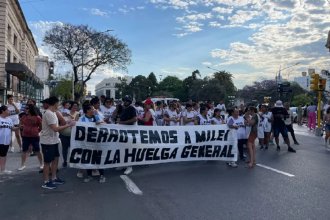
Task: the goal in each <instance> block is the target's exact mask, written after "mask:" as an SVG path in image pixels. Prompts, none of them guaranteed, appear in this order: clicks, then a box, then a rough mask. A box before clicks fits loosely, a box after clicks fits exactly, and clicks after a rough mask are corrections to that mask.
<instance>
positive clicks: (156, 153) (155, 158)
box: [152, 148, 160, 160]
mask: <svg viewBox="0 0 330 220" xmlns="http://www.w3.org/2000/svg"><path fill="white" fill-rule="evenodd" d="M158 151H159V148H155V153H154V156H153V157H152V160H160V156H159V155H158Z"/></svg>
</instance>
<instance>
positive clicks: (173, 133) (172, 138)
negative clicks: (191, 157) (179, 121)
mask: <svg viewBox="0 0 330 220" xmlns="http://www.w3.org/2000/svg"><path fill="white" fill-rule="evenodd" d="M169 133H170V143H171V144H176V143H178V136H177V131H174V130H171V131H170V132H169Z"/></svg>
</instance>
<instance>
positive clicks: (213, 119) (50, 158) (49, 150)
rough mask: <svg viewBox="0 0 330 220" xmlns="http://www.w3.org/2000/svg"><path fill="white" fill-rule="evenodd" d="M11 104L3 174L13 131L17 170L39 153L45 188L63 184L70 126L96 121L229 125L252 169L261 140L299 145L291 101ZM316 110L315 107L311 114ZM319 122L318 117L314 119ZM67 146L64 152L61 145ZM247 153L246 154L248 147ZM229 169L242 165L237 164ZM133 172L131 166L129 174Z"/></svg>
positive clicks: (0, 126) (0, 131) (0, 162)
mask: <svg viewBox="0 0 330 220" xmlns="http://www.w3.org/2000/svg"><path fill="white" fill-rule="evenodd" d="M7 100H8V102H7V104H6V105H3V106H1V107H0V174H8V173H11V171H8V170H6V169H5V165H6V156H7V153H8V151H12V152H14V150H15V148H14V145H13V141H12V132H14V133H15V138H16V141H17V144H18V147H19V151H20V152H21V154H22V156H21V165H20V167H19V168H18V171H23V170H24V169H25V168H26V165H25V163H26V160H27V158H28V157H29V155H30V154H35V155H37V158H38V161H39V163H40V172H42V173H43V184H42V187H43V188H47V189H55V188H56V187H57V186H58V185H61V184H64V181H63V180H61V179H60V178H59V177H58V176H57V171H58V163H59V158H60V155H62V158H63V164H62V167H67V165H68V158H67V157H68V151H69V148H70V135H71V128H72V126H75V123H76V121H80V122H94V123H96V124H101V123H106V124H123V125H141V126H193V125H219V124H227V125H228V126H229V128H231V129H236V133H237V140H238V151H239V155H238V159H239V160H242V161H245V162H246V164H247V165H246V167H248V168H253V167H254V166H255V164H256V142H257V143H259V145H260V149H264V150H267V149H268V148H269V145H270V144H271V143H273V139H275V144H276V150H277V151H280V150H281V147H280V144H279V135H280V134H281V135H282V137H283V139H284V142H285V144H286V145H287V150H288V151H289V152H296V151H295V150H294V149H293V148H292V146H291V143H290V140H289V136H288V132H290V134H291V136H292V139H293V143H294V144H296V145H298V144H299V143H298V141H297V139H296V137H295V134H294V129H293V126H292V124H293V112H292V111H291V110H290V108H289V107H290V105H289V103H282V101H280V100H278V101H276V102H275V103H274V106H271V105H270V104H269V105H266V104H262V105H259V106H258V108H256V107H255V106H244V105H241V106H238V107H233V108H231V109H226V106H225V104H224V102H223V101H220V103H219V104H217V105H216V106H215V105H214V102H212V101H207V102H204V103H203V102H193V101H191V100H190V101H188V102H187V103H184V104H183V103H181V102H179V101H173V102H171V103H169V104H168V105H167V103H163V102H161V101H157V102H156V103H153V102H152V100H151V99H150V98H148V99H147V100H145V101H144V103H142V102H138V101H137V102H135V103H134V104H133V100H132V98H131V97H130V96H125V97H124V98H123V99H122V101H120V102H117V103H115V102H114V100H113V99H112V98H108V97H105V96H101V97H93V98H92V99H91V100H90V101H85V102H84V103H82V104H81V106H80V105H79V103H77V102H74V101H64V102H62V103H61V105H60V102H59V100H58V98H57V97H50V98H48V99H45V100H43V101H41V103H42V108H41V109H39V108H38V107H37V105H36V102H35V101H34V100H33V99H29V100H27V101H26V102H22V103H20V104H18V103H15V102H14V97H13V96H11V95H8V97H7ZM313 110H314V113H315V109H311V111H313ZM324 118H325V124H326V132H327V135H326V141H327V139H328V137H329V136H330V108H329V109H327V111H326V113H325V115H324ZM314 120H315V119H314ZM60 143H61V145H62V148H61V149H62V151H61V152H60V150H59V149H60V148H59V144H60ZM245 148H246V149H247V155H248V156H246V153H245V151H244V149H245ZM228 165H229V166H231V167H237V163H236V162H229V163H228ZM132 171H133V169H132V167H126V169H125V171H124V173H125V174H126V175H128V174H130V173H131V172H132ZM94 175H98V176H99V182H100V183H104V182H105V181H106V179H105V177H104V170H103V169H99V170H86V171H84V170H79V171H78V173H77V177H79V178H84V179H83V181H84V182H89V181H91V180H92V179H93V176H94Z"/></svg>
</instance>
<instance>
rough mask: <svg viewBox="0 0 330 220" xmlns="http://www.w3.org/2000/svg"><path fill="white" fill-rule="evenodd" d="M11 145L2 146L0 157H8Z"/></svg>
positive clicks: (0, 147)
mask: <svg viewBox="0 0 330 220" xmlns="http://www.w3.org/2000/svg"><path fill="white" fill-rule="evenodd" d="M8 149H9V145H4V144H0V157H6V156H7V153H8Z"/></svg>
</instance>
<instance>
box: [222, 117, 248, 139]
mask: <svg viewBox="0 0 330 220" xmlns="http://www.w3.org/2000/svg"><path fill="white" fill-rule="evenodd" d="M227 121H228V122H227V124H228V125H235V126H238V129H237V130H236V134H237V139H247V136H248V134H247V131H246V127H245V122H244V118H243V117H242V116H238V118H236V119H235V118H234V117H233V116H230V117H229V118H228V120H227Z"/></svg>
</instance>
